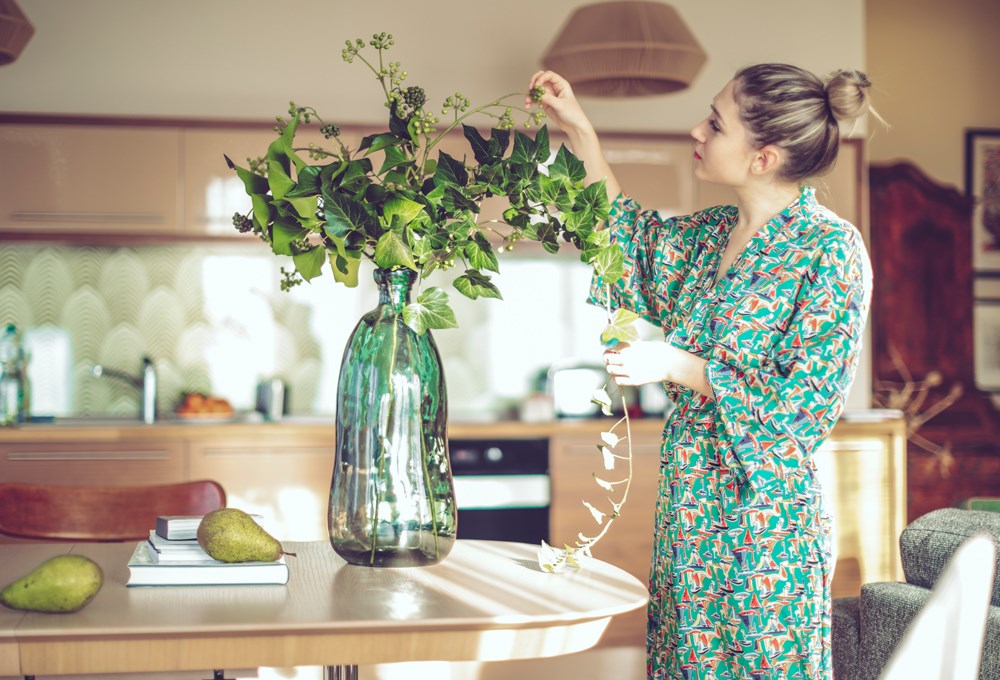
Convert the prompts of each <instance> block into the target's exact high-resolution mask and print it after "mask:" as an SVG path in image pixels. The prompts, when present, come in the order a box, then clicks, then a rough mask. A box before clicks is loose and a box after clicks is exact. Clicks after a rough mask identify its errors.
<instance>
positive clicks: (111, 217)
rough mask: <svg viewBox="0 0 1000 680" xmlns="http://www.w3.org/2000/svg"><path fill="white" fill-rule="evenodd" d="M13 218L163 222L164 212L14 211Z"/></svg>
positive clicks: (46, 220) (49, 220)
mask: <svg viewBox="0 0 1000 680" xmlns="http://www.w3.org/2000/svg"><path fill="white" fill-rule="evenodd" d="M10 218H11V219H12V220H21V221H24V222H115V223H121V224H125V223H135V222H139V223H142V224H163V223H164V222H166V217H165V216H164V215H163V213H89V212H12V213H11V214H10Z"/></svg>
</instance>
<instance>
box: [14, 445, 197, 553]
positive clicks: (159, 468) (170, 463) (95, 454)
mask: <svg viewBox="0 0 1000 680" xmlns="http://www.w3.org/2000/svg"><path fill="white" fill-rule="evenodd" d="M109 435H110V436H108V437H106V438H100V437H93V436H90V437H87V438H85V439H69V438H65V437H62V436H59V437H52V438H39V439H38V440H37V441H15V442H9V441H5V440H3V439H2V438H0V480H3V481H5V482H25V483H31V484H58V485H65V486H127V485H133V484H168V483H171V482H181V481H184V479H185V478H186V465H185V452H184V443H183V441H181V440H178V439H175V438H173V437H169V436H164V437H152V438H151V437H146V436H143V437H136V438H129V437H125V438H122V437H118V436H117V435H115V434H114V433H109ZM0 540H2V539H0Z"/></svg>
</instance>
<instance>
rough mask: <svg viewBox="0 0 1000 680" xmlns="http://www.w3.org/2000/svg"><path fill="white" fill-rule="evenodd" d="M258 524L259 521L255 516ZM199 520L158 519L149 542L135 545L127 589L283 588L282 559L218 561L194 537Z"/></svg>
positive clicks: (285, 573) (284, 568)
mask: <svg viewBox="0 0 1000 680" xmlns="http://www.w3.org/2000/svg"><path fill="white" fill-rule="evenodd" d="M254 519H255V520H257V521H258V522H259V521H260V520H261V519H262V518H261V517H260V516H258V515H254ZM200 522H201V517H200V516H198V517H191V516H185V517H158V518H157V521H156V529H153V530H150V532H149V539H148V540H146V541H144V542H142V543H138V544H136V546H135V551H134V552H133V553H132V557H131V559H129V562H128V568H129V579H128V583H126V585H127V586H167V585H172V586H179V585H268V584H274V585H284V584H286V583H288V564H287V563H286V562H285V556H284V555H282V556H281V558H280V559H278V560H277V561H275V562H233V563H229V562H219V561H218V560H213V559H212V558H211V557H209V555H208V553H206V552H205V551H204V550H203V549H202V547H201V546H200V545H198V540H197V538H196V535H197V531H198V524H199V523H200Z"/></svg>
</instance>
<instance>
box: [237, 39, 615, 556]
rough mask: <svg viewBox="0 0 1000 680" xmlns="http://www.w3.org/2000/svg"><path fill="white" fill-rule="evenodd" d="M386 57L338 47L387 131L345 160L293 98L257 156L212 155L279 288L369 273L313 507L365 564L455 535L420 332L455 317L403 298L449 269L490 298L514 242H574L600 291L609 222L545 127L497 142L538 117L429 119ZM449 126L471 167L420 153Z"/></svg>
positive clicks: (419, 295)
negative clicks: (323, 483) (323, 497)
mask: <svg viewBox="0 0 1000 680" xmlns="http://www.w3.org/2000/svg"><path fill="white" fill-rule="evenodd" d="M393 44H394V41H393V38H392V36H391V35H387V34H385V33H379V34H376V35H374V36H373V37H372V39H371V40H370V41H368V43H367V44H366V43H365V41H363V40H361V39H357V40H355V41H347V43H346V46H345V48H344V50H343V52H342V56H343V59H344V61H346V62H348V63H354V62H360V63H362V64H364V65H365V66H366V67H367V68H368V69H370V70H371V71H372V73H373V75H374V77H375V79H376V80H377V82H378V83H379V85H380V86H381V88H382V90H383V92H384V94H385V104H386V107H387V109H388V129H386V130H384V131H382V132H379V133H377V134H372V135H369V136H367V137H365V138H364V139H363V140H362V141H361V143H360V145H359V146H358V147H357V148H355V149H351V148H348V146H347V145H346V144H345V143H344V142H343V140H342V139H341V135H340V130H339V127H338V126H337V124H336V123H334V122H330V121H328V120H325V119H323V118H321V117H320V115H319V114H318V112H316V111H315V110H314V109H312V108H310V107H305V106H298V105H296V104H294V103H292V104H291V106H290V108H289V116H290V119H289V120H284V119H283V118H281V117H279V119H278V121H279V124H278V126H277V128H276V132H277V136H276V139H275V140H274V141H273V142H272V143H271V144H270V146H269V147H268V149H267V153H266V155H265V156H263V157H261V158H258V159H248V164H247V166H246V167H240V166H237V165H236V164H234V163H233V162H232V161H231V160H230V159H229V158H228V157H227V158H226V160H227V162H228V163H229V165H230V167H231V168H233V169H234V170H235V171H236V172H237V174H238V176H239V177H240V179H241V180H242V181H243V183H244V185H245V187H246V191H247V193H248V194H249V195H250V197H251V200H252V206H253V208H252V211H251V212H250V213H248V214H245V215H244V214H239V213H238V214H237V215H235V216H234V218H233V221H234V224H235V225H236V227H237V228H238V229H239V230H240V231H244V232H253V233H254V234H256V235H257V236H259V237H260V239H261V240H262V241H264V242H265V243H267V244H268V245H269V246H270V248H271V250H272V252H274V253H275V254H276V255H283V256H288V257H290V258H291V260H292V263H293V268H291V269H289V270H285V269H284V268H282V274H283V277H284V278H283V281H282V288H283V289H286V290H287V289H288V288H290V287H292V286H295V285H298V284H299V283H301V282H302V281H310V280H312V279H314V278H316V277H318V276H320V275H321V274H322V272H323V270H324V269H327V268H329V271H330V272H331V274H332V275H333V277H334V279H335V280H337V281H338V282H341V283H343V284H345V285H347V286H356V285H357V284H358V268H359V265H360V262H361V260H362V259H367V260H370V261H371V262H373V263H374V264H375V267H376V270H375V281H376V283H377V285H378V286H379V304H378V306H377V307H376V308H375V309H374V310H372V311H371V312H369V313H368V314H366V315H364V316H363V317H362V319H361V320H360V321H359V322H358V325H357V327H356V328H355V330H354V333H353V334H352V336H351V339H350V340H349V342H348V346H347V348H346V350H345V353H344V361H343V362H342V365H341V371H340V383H339V387H338V396H337V416H336V423H337V425H336V427H337V442H336V457H335V465H334V472H333V480H332V485H331V498H330V510H329V529H330V538H331V543H332V545H333V547H334V549H335V550H336V551H337V552H338V554H340V555H341V556H342V557H344V558H345V559H346V560H347V561H349V562H351V563H355V564H365V565H371V566H401V565H419V564H432V563H434V562H437V561H439V560H440V559H442V558H443V557H444V556H445V555H446V554H447V553H448V551H449V550H450V547H451V545H452V543H453V542H454V537H455V527H456V513H455V502H454V491H453V485H452V481H451V470H450V464H449V461H448V455H447V437H446V422H447V398H446V394H445V383H444V376H443V373H442V371H441V365H440V358H439V355H438V351H437V347H436V345H435V343H434V340H433V338H432V336H431V334H430V332H429V330H430V329H442V328H449V327H454V326H455V325H456V320H455V315H454V313H453V311H452V310H451V308H450V306H449V304H448V296H447V294H446V293H445V292H444V291H443V290H441V289H440V288H438V287H434V286H430V287H427V288H424V289H422V290H418V291H417V292H414V288H417V289H419V288H421V284H422V283H423V282H424V281H425V280H426V279H427V277H428V276H429V275H430V274H431V273H432V272H435V271H438V270H446V269H451V268H453V267H457V268H461V270H462V271H461V274H459V275H458V276H457V277H455V278H454V281H453V285H454V288H455V289H456V290H457V291H458V292H459V293H461V294H462V295H465V296H467V297H469V298H472V299H476V298H480V297H493V298H499V297H501V295H500V292H499V290H498V289H497V288H496V286H495V285H494V284H493V282H492V281H491V279H490V275H489V272H496V271H498V267H499V265H498V259H497V251H498V250H500V249H505V248H507V247H510V246H512V245H513V244H515V243H516V242H518V241H520V240H524V239H528V240H532V241H537V242H539V243H540V244H541V246H542V247H543V248H544V249H545V250H546V251H548V252H552V253H554V252H556V251H557V250H559V248H560V245H561V243H569V244H571V245H573V246H575V247H576V248H577V249H579V251H580V257H581V259H582V260H583V261H585V262H588V263H590V264H592V265H593V266H594V267H595V269H596V270H597V271H599V272H600V273H602V275H603V276H604V277H605V280H606V281H613V280H615V279H616V278H618V277H620V275H621V268H622V257H621V253H620V251H619V250H618V248H617V247H615V246H613V245H611V244H610V242H609V236H608V233H607V232H606V231H602V230H599V227H600V225H601V224H602V223H603V222H604V220H605V219H606V218H607V214H608V200H607V195H606V191H605V188H604V182H603V181H601V182H598V183H594V184H590V185H585V184H584V177H585V175H586V173H585V171H584V168H583V163H582V162H581V161H580V160H579V159H578V158H576V157H575V156H574V155H573V154H572V153H571V152H570V151H569V149H567V148H566V147H565V146H562V145H561V146H560V147H559V148H558V150H557V151H556V152H555V154H554V156H553V154H552V150H551V148H550V142H549V136H548V132H547V130H546V128H545V127H544V126H543V127H541V128H539V129H538V131H537V132H536V134H535V135H534V136H533V137H532V136H530V135H528V134H526V133H524V132H520V131H514V132H513V134H512V128H513V127H514V120H513V111H515V110H521V111H524V113H525V114H526V115H527V117H528V123H529V124H533V123H538V122H539V121H540V116H541V113H540V112H539V111H525V110H524V109H522V108H520V107H519V106H517V105H516V104H515V103H509V102H511V100H514V99H516V100H518V102H520V101H521V100H523V98H524V94H523V93H514V94H511V95H507V96H506V97H501V98H499V99H497V100H494V101H492V102H489V103H488V104H485V105H483V106H478V107H471V105H470V103H469V101H468V100H467V99H466V98H465V97H463V96H462V95H461V94H458V93H456V94H454V95H451V96H449V97H448V98H447V99H445V101H444V102H443V105H442V108H441V110H442V111H443V112H444V113H443V114H442V115H444V116H447V119H446V120H445V121H444V122H442V121H441V120H439V119H438V117H437V116H436V115H435V114H434V113H432V112H431V110H430V107H429V106H428V103H427V97H426V94H425V92H424V90H423V89H422V88H421V87H419V86H415V85H405V84H404V81H405V80H406V78H407V73H406V71H405V70H403V68H402V66H401V65H400V63H399V62H394V61H387V60H386V57H385V55H386V52H387V51H388V50H389V49H390V48H391V47H392V45H393ZM368 47H371V48H374V56H373V57H372V58H371V59H369V58H368V56H367V54H366V50H367V48H368ZM532 95H533V99H535V100H537V98H538V97H539V96H540V93H539V92H535V93H532ZM477 115H479V116H487V117H492V119H493V126H492V129H490V131H489V133H488V134H484V133H482V132H481V131H480V130H479V129H478V128H477V127H474V126H472V125H470V124H468V122H467V121H470V119H472V118H473V117H474V116H477ZM303 124H315V125H318V126H319V130H320V131H321V132H322V134H323V136H324V137H325V138H326V139H327V140H328V141H329V145H328V146H327V147H325V148H321V147H319V146H316V145H309V146H301V145H300V146H297V145H296V139H295V138H296V133H297V132H298V131H299V130H300V126H302V125H303ZM458 126H462V130H463V133H464V136H465V138H466V139H467V140H468V143H469V148H470V152H471V157H468V156H467V157H465V158H454V157H452V156H451V155H449V154H447V153H445V152H444V151H441V150H439V149H438V148H437V147H438V144H439V143H440V142H441V140H442V139H443V138H444V136H445V135H447V134H448V133H449V132H450V131H452V130H453V129H455V128H457V127H458ZM490 196H502V197H506V199H507V201H508V203H509V207H508V208H507V209H506V210H505V211H504V213H503V223H501V222H499V221H492V220H491V221H486V220H480V219H479V213H480V205H481V203H482V201H483V199H485V198H488V197H490ZM491 237H492V238H491ZM497 239H500V244H499V246H498V247H497V248H495V247H494V244H495V243H496V242H497Z"/></svg>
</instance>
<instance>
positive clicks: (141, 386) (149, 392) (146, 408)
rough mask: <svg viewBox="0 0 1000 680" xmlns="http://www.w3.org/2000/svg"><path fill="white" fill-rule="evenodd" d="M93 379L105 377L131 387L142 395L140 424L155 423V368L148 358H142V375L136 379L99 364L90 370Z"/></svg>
mask: <svg viewBox="0 0 1000 680" xmlns="http://www.w3.org/2000/svg"><path fill="white" fill-rule="evenodd" d="M90 372H91V374H92V375H93V376H94V377H95V378H100V377H102V376H107V377H108V378H115V379H117V380H121V381H122V382H124V383H125V384H127V385H131V386H132V387H134V388H135V389H137V390H139V391H140V392H141V393H142V412H141V414H140V417H141V418H142V422H144V423H146V424H149V425H151V424H153V423H155V422H156V367H155V366H153V361H152V359H150V358H149V357H143V358H142V375H140V376H139V377H138V378H137V377H134V376H131V375H129V374H128V373H125V372H124V371H119V370H117V369H114V368H106V367H104V366H101V365H100V364H95V365H94V366H93V367H91V369H90Z"/></svg>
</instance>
